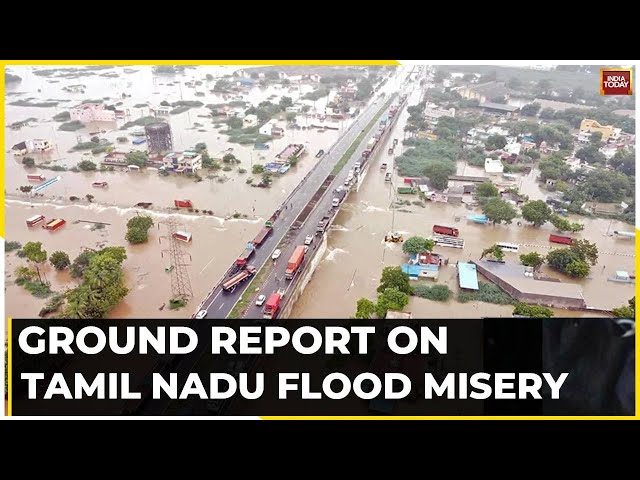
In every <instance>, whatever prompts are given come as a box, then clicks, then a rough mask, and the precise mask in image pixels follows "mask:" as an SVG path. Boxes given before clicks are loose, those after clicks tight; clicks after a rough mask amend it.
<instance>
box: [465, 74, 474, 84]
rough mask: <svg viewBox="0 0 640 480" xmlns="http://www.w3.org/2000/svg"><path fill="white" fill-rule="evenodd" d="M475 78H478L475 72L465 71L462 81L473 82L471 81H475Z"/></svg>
mask: <svg viewBox="0 0 640 480" xmlns="http://www.w3.org/2000/svg"><path fill="white" fill-rule="evenodd" d="M475 79H476V74H475V73H465V74H464V75H463V76H462V81H463V82H471V81H473V80H475Z"/></svg>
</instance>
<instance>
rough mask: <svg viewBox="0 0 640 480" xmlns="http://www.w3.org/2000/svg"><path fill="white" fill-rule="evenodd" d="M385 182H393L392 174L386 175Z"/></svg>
mask: <svg viewBox="0 0 640 480" xmlns="http://www.w3.org/2000/svg"><path fill="white" fill-rule="evenodd" d="M384 181H385V182H390V181H391V172H387V173H385V174H384Z"/></svg>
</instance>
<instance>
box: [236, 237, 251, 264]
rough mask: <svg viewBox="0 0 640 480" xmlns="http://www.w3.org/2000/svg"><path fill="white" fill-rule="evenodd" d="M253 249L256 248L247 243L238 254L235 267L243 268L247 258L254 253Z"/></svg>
mask: <svg viewBox="0 0 640 480" xmlns="http://www.w3.org/2000/svg"><path fill="white" fill-rule="evenodd" d="M255 249H256V247H255V246H254V245H253V243H252V242H249V243H247V246H246V247H245V249H244V251H243V252H242V253H241V254H240V256H239V257H238V259H237V260H236V265H238V266H240V267H243V266H245V265H246V264H247V261H248V260H249V258H251V255H253V252H254V251H255Z"/></svg>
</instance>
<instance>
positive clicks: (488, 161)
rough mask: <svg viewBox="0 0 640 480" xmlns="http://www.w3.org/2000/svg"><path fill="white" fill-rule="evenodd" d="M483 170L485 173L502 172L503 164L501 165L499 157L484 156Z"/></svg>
mask: <svg viewBox="0 0 640 480" xmlns="http://www.w3.org/2000/svg"><path fill="white" fill-rule="evenodd" d="M484 171H485V172H487V173H502V172H503V171H504V165H502V162H501V161H500V159H496V160H494V159H493V158H485V159H484Z"/></svg>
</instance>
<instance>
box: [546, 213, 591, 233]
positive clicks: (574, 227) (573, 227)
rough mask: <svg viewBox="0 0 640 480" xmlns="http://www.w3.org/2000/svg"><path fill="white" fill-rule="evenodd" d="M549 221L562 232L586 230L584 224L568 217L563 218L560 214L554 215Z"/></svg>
mask: <svg viewBox="0 0 640 480" xmlns="http://www.w3.org/2000/svg"><path fill="white" fill-rule="evenodd" d="M549 221H550V222H551V225H553V226H554V227H556V228H557V229H558V230H560V231H561V232H579V231H581V230H584V224H582V223H577V222H570V221H569V220H567V219H566V218H562V217H561V216H560V215H552V216H551V218H550V219H549Z"/></svg>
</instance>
